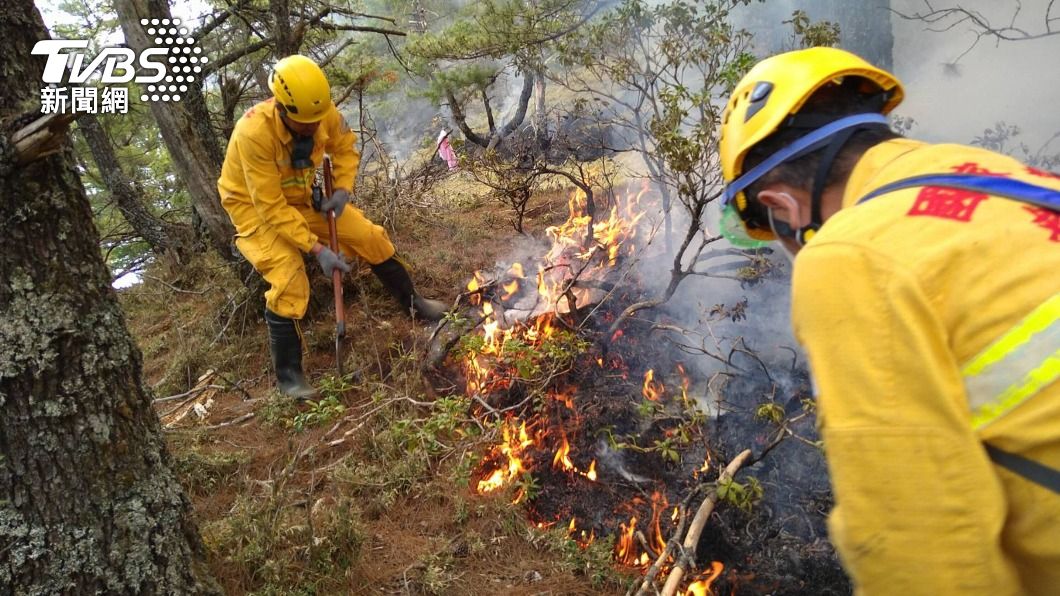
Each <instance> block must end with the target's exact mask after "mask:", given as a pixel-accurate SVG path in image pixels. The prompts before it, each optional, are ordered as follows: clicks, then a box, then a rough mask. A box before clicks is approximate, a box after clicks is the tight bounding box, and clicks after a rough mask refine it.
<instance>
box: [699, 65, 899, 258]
mask: <svg viewBox="0 0 1060 596" xmlns="http://www.w3.org/2000/svg"><path fill="white" fill-rule="evenodd" d="M850 76H855V77H858V78H859V79H861V80H862V81H863V82H862V83H861V88H860V89H859V91H863V92H864V94H865V95H874V94H879V93H881V92H885V93H886V94H887V95H886V101H885V102H884V103H883V106H882V108H881V109H880V110H879V114H887V113H888V112H890V111H891V110H892V109H894V107H895V106H897V105H898V104H899V103H900V102H901V101H902V97H903V95H904V92H903V90H902V84H901V82H899V81H898V79H897V78H896V77H895V76H894V75H892V74H891V73H889V72H887V71H884V70H882V69H879V68H876V67H875V66H873V65H872V64H869V63H868V62H866V61H865V60H863V59H862V58H860V57H859V56H856V55H854V54H852V53H850V52H847V51H844V50H840V49H837V48H823V47H821V48H808V49H805V50H796V51H793V52H786V53H783V54H778V55H776V56H772V57H769V58H766V59H765V60H762V61H761V62H759V63H758V64H756V65H755V66H754V67H753V68H752V69H751V70H750V72H748V73H747V74H746V75H745V76H744V77H743V79H742V80H741V81H740V82H739V84H737V86H736V89H735V90H734V91H733V94H732V97H731V98H730V99H729V103H728V105H727V106H726V108H725V113H724V114H723V116H722V121H721V122H722V124H721V135H720V138H719V139H718V145H719V147H718V149H719V156H720V158H721V170H722V176H723V178H724V179H725V183H726V185H727V188H726V192H725V196H724V198H723V203H722V204H723V207H726V208H728V209H729V210H730V211H731V210H735V212H736V214H737V215H739V216H740V219H741V220H742V219H743V215H744V213H745V211H746V210H747V208H748V204H747V197H746V196H745V195H744V192H743V190H744V189H745V188H746V187H747V186H748V185H750V184H751V183H753V182H754V181H755V180H757V179H758V178H760V177H761V176H762V175H763V174H764V173H765V172H766V171H768V170H769V169H772V168H773V167H776V166H777V165H779V164H780V163H783V162H784V161H786V160H790V159H794V158H796V157H798V156H799V155H800V154H799V153H798V152H799V151H802V154H805V153H806V152H807V151H809V150H813V148H815V147H816V146H817V145H818V144H819V143H821V142H823V141H824V140H827V139H828V138H829V137H830V136H833V135H835V134H836V133H837V132H839V131H842V130H844V129H845V128H850V127H852V126H861V125H864V124H866V123H880V122H886V119H884V118H882V117H881V116H879V114H875V115H861V116H862V117H861V118H858V117H850V118H846V119H843V121H842V122H837V123H832V124H835V126H831V127H829V126H827V125H826V123H823V122H822V124H821V125H820V127H819V128H817V130H815V131H814V132H812V133H810V134H808V135H806V137H804V138H803V139H799V141H797V142H796V143H793V144H792V145H796V144H798V143H799V142H802V141H804V140H805V141H806V142H805V143H802V144H801V145H800V146H799V147H798V148H795V147H792V149H793V150H792V151H784V153H785V155H776V154H775V155H774V156H773V157H776V158H778V159H777V160H767V161H771V162H773V163H771V164H770V163H765V162H764V163H763V164H762V165H763V166H765V167H763V168H762V169H761V170H760V171H758V172H744V171H743V162H744V158H745V157H746V156H747V154H748V152H749V151H750V150H751V149H752V148H753V147H754V146H755V145H757V144H758V143H760V142H761V141H762V140H763V139H765V138H766V137H768V136H770V135H771V134H773V133H774V132H776V131H777V130H779V129H780V128H783V127H784V126H785V124H786V122H787V121H788V119H789V117H791V116H793V115H795V114H797V113H798V112H799V110H800V109H801V108H802V107H803V105H804V104H805V103H806V101H807V100H808V99H809V98H810V97H811V96H812V95H813V94H814V93H815V92H817V91H818V90H819V89H821V88H822V87H823V86H825V85H826V84H828V83H830V82H834V83H837V84H838V83H841V82H842V81H843V79H844V78H846V77H850ZM814 133H817V134H816V135H815V134H814ZM785 149H788V148H785ZM755 169H756V170H759V168H757V167H756V168H755ZM745 174H748V175H745ZM749 174H755V175H754V176H750V175H749ZM734 183H736V184H734ZM729 215H732V214H731V213H730V214H729ZM734 223H735V222H734V221H733V218H732V217H729V218H728V224H729V227H730V228H731V227H732V224H734ZM739 227H742V228H744V230H743V231H744V232H746V234H747V235H749V236H750V237H751V238H753V239H755V240H760V241H765V240H775V239H776V237H775V236H774V234H773V233H772V232H771V231H769V230H764V229H759V228H747V227H746V226H745V225H743V223H740V224H739ZM730 231H731V230H730Z"/></svg>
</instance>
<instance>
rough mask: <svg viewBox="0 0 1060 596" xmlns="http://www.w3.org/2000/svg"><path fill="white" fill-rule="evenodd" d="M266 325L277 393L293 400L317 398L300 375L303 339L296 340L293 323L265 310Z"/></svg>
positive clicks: (296, 332)
mask: <svg viewBox="0 0 1060 596" xmlns="http://www.w3.org/2000/svg"><path fill="white" fill-rule="evenodd" d="M265 322H266V323H268V324H269V351H270V352H272V366H273V368H274V369H276V380H277V381H278V383H279V387H280V392H282V393H283V394H284V395H287V396H289V397H292V398H294V399H296V400H306V399H314V398H316V397H317V391H316V389H313V387H312V386H311V385H310V384H309V383H308V382H307V381H306V380H305V375H304V374H303V373H302V338H301V337H299V336H298V329H297V328H296V327H295V322H294V319H288V318H286V317H281V316H280V315H278V314H276V313H274V312H272V311H271V310H269V309H265Z"/></svg>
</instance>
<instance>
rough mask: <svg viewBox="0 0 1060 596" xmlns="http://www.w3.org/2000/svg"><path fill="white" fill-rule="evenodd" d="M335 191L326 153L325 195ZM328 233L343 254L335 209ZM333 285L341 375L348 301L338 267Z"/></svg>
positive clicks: (335, 249)
mask: <svg viewBox="0 0 1060 596" xmlns="http://www.w3.org/2000/svg"><path fill="white" fill-rule="evenodd" d="M333 192H335V188H334V187H333V186H332V180H331V158H330V157H328V156H327V155H325V156H324V196H325V197H327V198H329V199H330V198H331V193H333ZM328 234H329V235H330V240H329V245H330V248H331V250H332V252H334V253H335V254H341V253H339V234H338V232H337V231H336V229H335V210H334V209H329V210H328ZM331 285H332V286H334V288H335V364H336V367H337V368H338V371H339V376H340V377H341V376H343V372H342V341H343V340H344V339H346V303H345V302H343V300H342V271H340V270H339V269H338V268H335V269H332V271H331Z"/></svg>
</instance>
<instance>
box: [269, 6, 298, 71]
mask: <svg viewBox="0 0 1060 596" xmlns="http://www.w3.org/2000/svg"><path fill="white" fill-rule="evenodd" d="M269 11H270V12H271V13H272V19H273V23H272V38H273V54H274V55H275V56H276V59H277V60H279V59H280V58H284V57H286V56H290V55H291V54H294V53H295V52H297V51H298V45H297V44H296V43H295V40H294V38H293V37H292V35H291V5H290V4H289V3H288V0H269Z"/></svg>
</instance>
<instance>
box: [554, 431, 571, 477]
mask: <svg viewBox="0 0 1060 596" xmlns="http://www.w3.org/2000/svg"><path fill="white" fill-rule="evenodd" d="M552 467H553V468H560V469H562V470H575V469H577V468H575V467H574V462H572V461H571V460H570V443H568V442H567V437H563V443H562V444H561V445H560V446H559V449H557V450H556V455H555V457H553V458H552Z"/></svg>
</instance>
